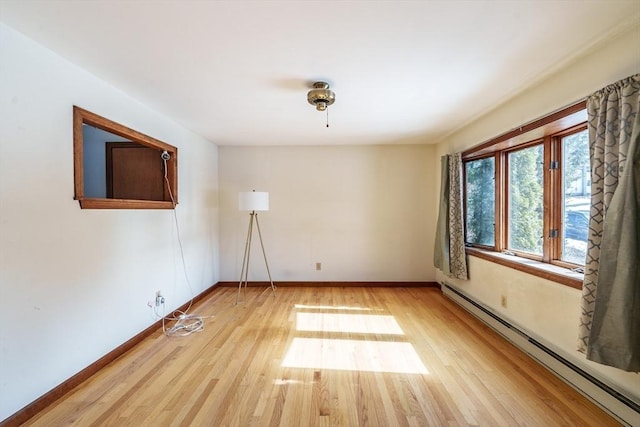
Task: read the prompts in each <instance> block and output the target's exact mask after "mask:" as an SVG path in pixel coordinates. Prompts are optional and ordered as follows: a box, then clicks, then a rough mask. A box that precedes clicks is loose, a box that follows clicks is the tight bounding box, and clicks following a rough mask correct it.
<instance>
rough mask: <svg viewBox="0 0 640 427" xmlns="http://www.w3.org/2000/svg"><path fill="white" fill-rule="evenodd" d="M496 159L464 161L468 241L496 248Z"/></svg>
mask: <svg viewBox="0 0 640 427" xmlns="http://www.w3.org/2000/svg"><path fill="white" fill-rule="evenodd" d="M495 174H496V167H495V159H494V158H493V157H488V158H485V159H478V160H472V161H470V162H466V163H465V188H466V206H467V209H466V223H467V227H466V233H467V236H466V241H467V242H470V243H473V244H476V245H481V246H486V247H491V248H494V247H495V223H496V216H495V197H494V196H495V185H496V184H495Z"/></svg>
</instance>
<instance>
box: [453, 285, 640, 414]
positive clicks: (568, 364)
mask: <svg viewBox="0 0 640 427" xmlns="http://www.w3.org/2000/svg"><path fill="white" fill-rule="evenodd" d="M441 285H442V288H443V289H442V290H443V293H444V294H445V295H446V296H447V297H449V298H451V299H452V300H453V301H455V302H457V303H459V301H457V300H456V298H455V297H454V296H453V295H450V294H448V293H449V292H450V293H453V294H454V295H455V296H457V297H458V298H461V299H462V300H464V301H465V302H467V303H468V304H471V305H472V306H473V307H474V308H476V309H477V310H480V312H481V313H482V314H484V315H486V316H489V317H490V318H491V319H493V320H495V321H496V322H498V323H499V324H500V325H501V326H503V327H505V328H507V329H508V330H509V331H511V332H514V333H515V334H517V335H518V336H519V337H520V338H521V339H524V340H525V341H527V342H528V343H529V344H531V345H533V346H534V347H536V348H537V349H539V350H540V351H542V352H544V353H545V354H547V355H548V356H550V357H551V358H553V359H554V360H555V361H556V362H558V363H560V364H561V365H562V366H564V367H566V368H568V369H570V370H571V371H572V372H574V373H575V374H577V375H579V376H580V377H581V378H583V379H584V380H586V381H588V382H589V383H590V384H593V385H594V386H596V387H597V388H598V389H600V390H601V391H603V392H604V393H606V394H608V395H610V396H611V397H613V398H615V399H616V400H617V401H618V402H620V403H622V404H624V405H625V406H626V407H628V408H629V409H631V410H632V411H635V412H636V413H637V414H640V405H639V404H638V403H636V402H635V401H633V400H631V399H630V398H628V397H627V396H625V395H624V394H622V393H620V392H619V391H617V390H615V389H614V388H612V387H611V386H609V385H607V384H605V383H604V382H602V381H601V380H599V379H598V378H596V377H594V376H593V375H591V374H590V373H588V372H586V371H585V370H584V369H582V368H580V367H579V366H577V365H575V364H574V363H572V362H570V361H569V360H567V359H566V358H564V357H563V356H561V355H559V354H558V353H556V352H555V351H553V350H552V349H550V348H549V347H547V346H546V345H544V344H542V343H541V342H539V341H537V340H536V339H534V338H532V337H531V336H529V335H528V334H527V333H526V332H524V331H522V330H521V329H519V328H518V327H516V326H515V325H513V324H511V323H509V322H507V321H506V320H504V319H503V318H501V317H500V316H498V315H496V314H495V313H493V312H492V311H491V310H489V309H487V308H486V307H485V306H483V305H482V304H479V303H478V302H476V301H474V300H473V299H472V298H470V297H469V296H467V295H465V294H464V293H462V292H460V291H459V290H458V289H456V288H454V287H452V286H450V285H449V284H448V283H446V282H443V283H441ZM463 308H464V305H463ZM467 311H469V310H467ZM471 313H472V314H474V315H476V314H475V313H473V312H471ZM476 317H478V318H479V319H480V320H481V321H483V322H484V323H485V324H487V325H489V326H490V327H492V328H493V329H494V330H496V332H498V333H499V334H500V335H502V336H504V337H505V338H506V339H507V340H509V341H511V342H512V343H513V344H515V345H516V346H518V347H519V348H520V349H522V350H523V351H525V352H526V353H527V354H529V355H530V356H531V357H533V358H534V359H536V360H537V361H538V362H540V363H542V364H543V365H544V366H546V367H547V368H548V369H550V370H551V371H552V372H554V373H555V374H556V375H558V376H559V377H560V378H562V379H563V380H564V381H566V382H568V383H569V384H570V385H572V386H573V387H575V388H576V389H577V390H578V391H580V392H581V393H582V394H584V395H585V396H586V397H587V398H589V399H590V400H592V401H594V402H595V403H596V404H598V405H600V406H602V402H600V401H599V400H598V399H595V398H594V397H593V396H591V395H590V394H589V393H588V392H587V391H585V390H583V389H582V388H581V387H580V386H579V385H577V384H575V381H572V380H571V379H569V378H567V377H566V376H565V375H562V374H561V373H559V372H557V370H556V369H554V368H553V367H551V366H549V364H548V363H545V362H544V361H542V360H540V358H538V357H536V356H535V355H533V354H531V353H530V352H529V351H527V349H526V348H523V346H521V345H518V343H517V342H515V340H513V339H511V338H510V337H509V336H508V335H505V334H504V333H503V332H504V331H500V330H498V329H497V328H495V327H493V325H491V324H490V323H488V322H487V321H486V319H483V318H482V317H481V316H478V315H476ZM605 409H606V410H607V411H608V412H612V411H611V409H610V408H607V407H605ZM613 415H614V416H615V417H616V418H621V414H615V413H613ZM625 418H626V417H622V421H626V422H629V423H630V424H631V422H630V420H627V419H625Z"/></svg>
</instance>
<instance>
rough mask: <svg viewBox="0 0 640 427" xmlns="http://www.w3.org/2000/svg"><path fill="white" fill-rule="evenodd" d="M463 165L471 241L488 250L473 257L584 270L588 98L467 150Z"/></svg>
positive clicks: (468, 241)
mask: <svg viewBox="0 0 640 427" xmlns="http://www.w3.org/2000/svg"><path fill="white" fill-rule="evenodd" d="M463 162H464V173H465V180H464V183H465V221H466V236H465V238H466V244H467V246H468V247H471V248H479V249H480V252H478V251H477V250H472V249H470V253H472V254H478V256H484V255H481V254H490V253H491V252H486V251H492V252H501V253H506V254H508V255H516V256H518V257H522V258H528V259H532V260H536V261H540V262H543V263H547V264H553V265H555V266H557V267H561V268H570V269H573V268H575V267H580V266H583V265H584V262H585V256H586V242H587V234H588V230H589V206H590V187H591V182H590V171H589V146H588V132H587V125H586V103H585V102H584V101H583V102H580V103H578V104H575V105H572V106H570V107H568V108H566V109H564V110H562V111H559V112H557V113H554V114H552V115H550V116H547V117H544V118H542V119H539V120H537V121H535V122H533V123H530V124H528V125H523V126H522V127H521V128H519V129H517V130H514V131H512V132H509V133H506V134H504V135H502V136H499V137H497V138H495V139H493V140H491V141H488V142H486V143H484V144H481V145H479V146H477V147H474V148H472V149H470V150H468V151H466V152H464V153H463ZM483 251H484V252H483ZM489 258H491V257H489ZM493 259H494V260H497V259H500V261H496V262H501V263H505V264H507V265H512V263H509V262H506V261H505V262H502V260H503V259H504V257H493ZM517 264H518V265H519V266H516V265H515V264H513V265H512V266H514V267H515V268H519V269H522V270H527V271H529V270H528V268H529V267H528V266H531V265H532V264H531V263H530V262H529V263H525V264H526V265H527V267H522V265H524V264H523V263H517ZM542 265H543V264H542ZM534 274H535V273H534ZM541 275H542V274H541ZM549 278H551V279H555V278H554V277H549ZM558 281H561V282H562V280H558ZM568 282H571V283H566V284H571V285H572V286H575V287H579V284H578V280H577V279H575V278H572V279H571V280H568Z"/></svg>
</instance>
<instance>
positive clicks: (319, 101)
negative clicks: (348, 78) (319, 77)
mask: <svg viewBox="0 0 640 427" xmlns="http://www.w3.org/2000/svg"><path fill="white" fill-rule="evenodd" d="M335 100H336V94H335V93H333V91H332V90H331V89H329V83H326V82H315V83H314V84H313V89H311V90H310V91H309V93H307V101H309V104H311V105H313V106H315V107H316V110H318V111H327V127H329V111H328V110H327V107H329V105H331V104H333V103H334V102H335Z"/></svg>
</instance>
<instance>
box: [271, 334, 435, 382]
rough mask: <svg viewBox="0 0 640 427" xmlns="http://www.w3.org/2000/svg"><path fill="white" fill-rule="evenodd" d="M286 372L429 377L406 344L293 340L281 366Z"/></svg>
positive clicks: (413, 350)
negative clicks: (297, 369)
mask: <svg viewBox="0 0 640 427" xmlns="http://www.w3.org/2000/svg"><path fill="white" fill-rule="evenodd" d="M282 366H283V367H287V368H314V369H336V370H347V371H370V372H392V373H401V374H428V373H429V371H428V370H427V368H426V367H425V366H424V364H423V363H422V361H421V360H420V357H419V356H418V353H416V351H415V349H414V348H413V346H412V345H411V344H410V343H408V342H389V341H364V340H338V339H325V338H294V339H293V342H292V343H291V347H290V348H289V351H288V352H287V355H286V356H285V358H284V360H283V362H282Z"/></svg>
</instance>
